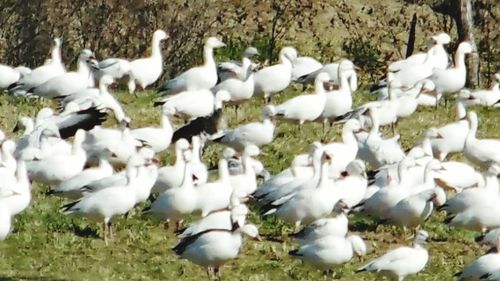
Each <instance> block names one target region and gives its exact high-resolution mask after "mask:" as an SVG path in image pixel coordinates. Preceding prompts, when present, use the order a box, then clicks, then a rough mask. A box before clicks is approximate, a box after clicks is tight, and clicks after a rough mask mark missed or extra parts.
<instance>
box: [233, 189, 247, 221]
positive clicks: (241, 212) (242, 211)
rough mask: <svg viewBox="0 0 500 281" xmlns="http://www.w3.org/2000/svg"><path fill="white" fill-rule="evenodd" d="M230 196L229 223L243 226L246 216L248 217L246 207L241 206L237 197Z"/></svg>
mask: <svg viewBox="0 0 500 281" xmlns="http://www.w3.org/2000/svg"><path fill="white" fill-rule="evenodd" d="M234 195H235V194H234V193H233V195H231V221H233V222H235V223H237V224H238V226H242V225H245V221H246V216H247V215H248V212H249V210H248V207H247V206H246V205H245V204H241V202H240V200H239V199H238V196H234Z"/></svg>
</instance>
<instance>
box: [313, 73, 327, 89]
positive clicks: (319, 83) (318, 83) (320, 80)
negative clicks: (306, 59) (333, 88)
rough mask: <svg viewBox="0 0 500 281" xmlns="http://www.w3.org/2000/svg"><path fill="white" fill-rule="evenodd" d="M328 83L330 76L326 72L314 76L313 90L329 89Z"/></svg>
mask: <svg viewBox="0 0 500 281" xmlns="http://www.w3.org/2000/svg"><path fill="white" fill-rule="evenodd" d="M329 81H330V75H329V74H328V73H326V72H321V73H319V74H318V75H317V76H316V79H315V80H314V85H315V88H316V87H317V88H321V87H323V89H330V85H329V83H328V82H329Z"/></svg>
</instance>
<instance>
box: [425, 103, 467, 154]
mask: <svg viewBox="0 0 500 281" xmlns="http://www.w3.org/2000/svg"><path fill="white" fill-rule="evenodd" d="M456 110H457V116H456V118H457V121H455V122H452V123H449V124H446V125H444V126H442V127H439V128H430V129H429V130H428V131H427V133H426V135H427V137H429V138H430V140H431V146H432V150H433V154H434V155H436V157H437V158H438V159H439V160H441V161H443V160H444V159H446V156H448V154H450V153H457V152H462V151H463V150H464V146H465V139H466V138H467V133H468V132H469V124H468V122H467V120H465V117H466V114H467V111H466V109H465V105H464V104H463V103H462V102H461V101H459V100H457V103H456Z"/></svg>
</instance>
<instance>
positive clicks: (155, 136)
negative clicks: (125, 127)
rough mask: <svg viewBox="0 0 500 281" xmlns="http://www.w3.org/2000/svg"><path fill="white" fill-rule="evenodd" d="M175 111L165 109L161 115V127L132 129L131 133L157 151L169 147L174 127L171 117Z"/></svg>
mask: <svg viewBox="0 0 500 281" xmlns="http://www.w3.org/2000/svg"><path fill="white" fill-rule="evenodd" d="M173 114H174V112H173V111H170V112H169V111H168V109H164V110H163V111H162V114H161V116H160V128H151V127H146V128H138V129H133V130H131V131H130V134H131V135H132V136H133V137H134V138H136V139H137V140H139V141H141V142H143V143H144V144H146V145H148V146H150V147H151V148H152V149H153V151H154V152H155V153H159V152H161V151H163V150H165V149H167V148H168V146H169V145H170V141H171V140H172V135H173V134H174V129H173V127H172V124H171V123H170V119H169V117H170V116H171V115H173Z"/></svg>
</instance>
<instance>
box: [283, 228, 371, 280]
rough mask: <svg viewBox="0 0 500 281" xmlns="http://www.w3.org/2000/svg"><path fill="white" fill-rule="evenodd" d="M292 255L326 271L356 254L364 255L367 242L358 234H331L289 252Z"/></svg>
mask: <svg viewBox="0 0 500 281" xmlns="http://www.w3.org/2000/svg"><path fill="white" fill-rule="evenodd" d="M288 254H289V255H290V256H293V257H297V258H299V259H301V260H304V261H306V262H308V263H310V264H312V265H313V266H314V267H316V268H318V269H320V270H323V271H325V272H324V275H326V274H327V273H328V270H330V269H332V268H333V267H335V266H338V265H341V264H344V263H346V262H348V261H350V260H351V259H352V257H353V255H354V254H356V255H357V256H364V255H365V254H366V244H365V243H364V241H363V239H361V237H359V236H358V235H347V236H346V237H344V236H337V235H329V236H326V237H323V238H320V239H317V240H314V241H312V242H310V243H307V244H305V245H303V246H302V247H300V248H299V249H297V250H292V251H290V252H289V253H288Z"/></svg>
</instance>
